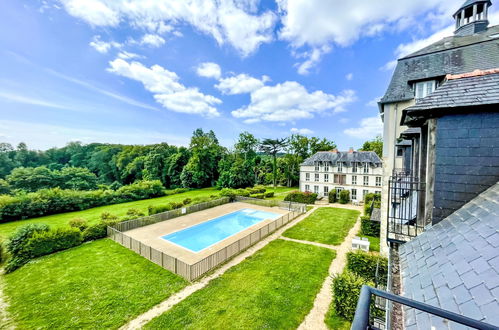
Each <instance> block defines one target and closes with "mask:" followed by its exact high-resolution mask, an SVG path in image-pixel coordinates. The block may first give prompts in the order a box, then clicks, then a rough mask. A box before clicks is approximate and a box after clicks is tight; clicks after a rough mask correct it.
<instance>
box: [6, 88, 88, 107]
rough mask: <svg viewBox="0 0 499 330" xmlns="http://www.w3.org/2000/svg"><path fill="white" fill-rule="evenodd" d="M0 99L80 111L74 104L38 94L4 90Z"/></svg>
mask: <svg viewBox="0 0 499 330" xmlns="http://www.w3.org/2000/svg"><path fill="white" fill-rule="evenodd" d="M0 99H2V100H5V101H9V102H15V103H23V104H29V105H35V106H40V107H46V108H53V109H60V110H74V111H78V109H76V108H74V107H73V106H72V105H69V104H63V103H59V102H54V101H51V100H46V99H42V98H39V97H36V96H30V95H24V94H18V93H16V92H8V91H2V92H0Z"/></svg>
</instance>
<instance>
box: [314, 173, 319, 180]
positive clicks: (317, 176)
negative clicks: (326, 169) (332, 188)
mask: <svg viewBox="0 0 499 330" xmlns="http://www.w3.org/2000/svg"><path fill="white" fill-rule="evenodd" d="M315 182H319V173H316V174H315Z"/></svg>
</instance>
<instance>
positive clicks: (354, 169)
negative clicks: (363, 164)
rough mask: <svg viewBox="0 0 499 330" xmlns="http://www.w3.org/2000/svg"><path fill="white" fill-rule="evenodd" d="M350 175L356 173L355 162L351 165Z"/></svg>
mask: <svg viewBox="0 0 499 330" xmlns="http://www.w3.org/2000/svg"><path fill="white" fill-rule="evenodd" d="M352 173H357V163H356V162H353V163H352Z"/></svg>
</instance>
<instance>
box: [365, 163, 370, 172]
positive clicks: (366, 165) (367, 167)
mask: <svg viewBox="0 0 499 330" xmlns="http://www.w3.org/2000/svg"><path fill="white" fill-rule="evenodd" d="M364 173H369V163H364Z"/></svg>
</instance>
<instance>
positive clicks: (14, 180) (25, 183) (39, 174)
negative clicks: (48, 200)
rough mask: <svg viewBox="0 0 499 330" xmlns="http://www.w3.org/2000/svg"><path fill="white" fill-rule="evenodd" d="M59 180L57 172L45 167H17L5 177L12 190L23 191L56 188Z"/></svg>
mask: <svg viewBox="0 0 499 330" xmlns="http://www.w3.org/2000/svg"><path fill="white" fill-rule="evenodd" d="M59 179H60V177H59V173H58V172H54V171H51V170H49V169H48V168H47V167H45V166H39V167H18V168H15V169H13V170H12V172H11V173H10V174H9V175H7V177H6V180H7V182H8V183H9V185H10V186H11V187H12V188H14V189H22V190H25V191H37V190H39V189H45V188H53V187H57V186H58V184H59V182H60V181H59Z"/></svg>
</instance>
